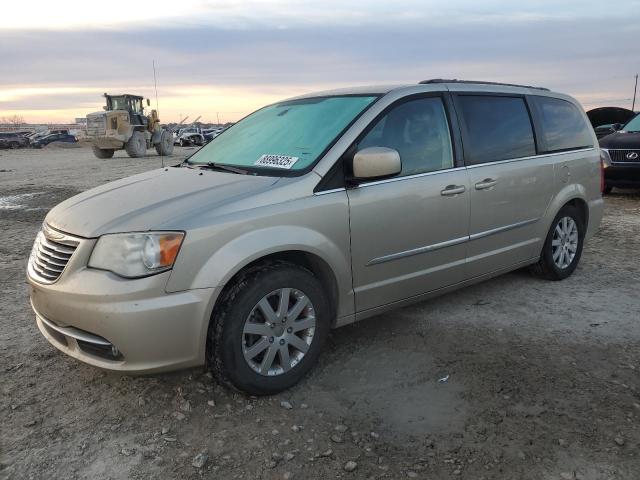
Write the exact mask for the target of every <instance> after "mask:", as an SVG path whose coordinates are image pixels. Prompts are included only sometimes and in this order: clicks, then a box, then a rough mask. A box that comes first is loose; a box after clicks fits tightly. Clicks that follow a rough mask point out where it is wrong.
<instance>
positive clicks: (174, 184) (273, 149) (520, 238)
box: [28, 80, 603, 394]
mask: <svg viewBox="0 0 640 480" xmlns="http://www.w3.org/2000/svg"><path fill="white" fill-rule="evenodd" d="M597 145H598V144H597V140H596V136H595V134H594V132H593V130H592V129H591V127H590V124H589V121H588V120H587V117H586V115H585V114H584V111H583V110H582V108H581V107H580V105H579V104H578V103H577V102H576V101H575V100H574V99H572V98H571V97H569V96H566V95H562V94H558V93H552V92H550V91H548V90H547V89H544V88H535V87H528V86H517V85H505V84H496V83H490V82H466V81H455V80H428V81H424V82H420V84H417V85H404V86H394V87H361V88H351V89H345V90H337V91H330V92H322V93H315V94H309V95H304V96H301V97H296V98H293V99H289V100H285V101H282V102H279V103H276V104H273V105H269V106H267V107H264V108H262V109H260V110H258V111H256V112H255V113H253V114H251V115H249V116H247V117H246V118H244V119H243V120H241V121H239V122H238V123H236V124H235V125H234V126H232V127H231V128H229V129H228V130H226V131H225V132H223V133H222V134H221V135H219V136H218V137H216V138H215V139H214V140H213V141H212V142H211V143H209V144H208V145H207V146H205V147H203V148H201V149H200V150H198V151H196V152H195V153H194V154H193V155H192V156H191V157H190V158H188V159H187V160H186V161H185V162H184V163H182V164H180V165H175V166H173V167H169V168H162V169H158V170H153V171H149V172H147V173H143V174H140V175H135V176H133V177H129V178H124V179H122V180H119V181H116V182H112V183H109V184H106V185H103V186H101V187H98V188H94V189H92V190H89V191H86V192H84V193H82V194H80V195H77V196H75V197H72V198H70V199H68V200H66V201H64V202H62V203H61V204H59V205H58V206H56V207H55V208H54V209H52V210H51V211H50V212H49V214H48V215H47V217H46V219H45V222H44V224H43V227H42V230H41V231H40V233H39V234H38V236H37V238H36V241H35V244H34V247H33V251H32V253H31V257H30V260H29V265H28V279H29V283H30V285H31V304H32V306H33V310H34V311H35V314H36V321H37V325H38V327H39V329H40V330H41V332H42V334H43V335H44V336H45V337H46V338H47V339H48V340H49V342H51V343H52V344H53V345H54V346H55V347H57V348H58V349H60V350H62V351H63V352H65V353H67V354H69V355H71V356H73V357H75V358H77V359H79V360H82V361H84V362H86V363H89V364H91V365H94V366H97V367H101V368H106V369H112V370H119V371H125V372H155V371H162V370H170V369H177V368H184V367H192V366H197V365H205V364H206V365H208V366H209V367H210V368H211V369H212V371H213V373H214V375H215V376H216V377H217V378H218V379H219V380H221V381H223V382H225V383H227V384H230V385H232V386H235V387H236V388H238V389H241V390H244V391H246V392H249V393H251V394H272V393H276V392H279V391H282V390H283V389H286V388H288V387H290V386H292V385H293V384H295V383H296V382H298V381H299V380H300V379H301V378H302V377H303V376H304V375H305V373H306V372H308V371H309V369H310V368H311V367H312V366H313V364H314V363H315V362H316V360H317V359H318V356H319V355H320V351H321V349H322V346H323V343H324V341H325V339H326V337H327V334H328V333H329V330H330V329H332V328H335V327H340V326H342V325H346V324H348V323H351V322H355V321H358V320H362V319H364V318H367V317H370V316H372V315H377V314H379V313H381V312H384V311H386V310H389V309H393V308H397V307H400V306H403V305H407V304H409V303H411V302H416V301H421V300H424V299H426V298H429V297H432V296H435V295H440V294H442V293H445V292H448V291H451V290H453V289H456V288H460V287H463V286H465V285H469V284H472V283H475V282H479V281H482V280H484V279H487V278H490V277H494V276H496V275H500V274H502V273H505V272H508V271H510V270H514V269H517V268H521V267H525V266H530V267H531V270H532V271H533V272H535V273H536V274H537V275H539V276H542V277H544V278H547V279H549V280H561V279H564V278H566V277H568V276H569V275H571V274H572V273H573V271H574V270H575V268H576V266H577V264H578V262H579V260H580V255H581V252H582V248H583V244H584V242H585V240H586V239H588V238H589V237H590V236H591V235H592V234H593V233H594V232H595V231H596V229H597V228H598V225H599V223H600V220H601V217H602V212H603V201H602V196H601V188H602V160H601V156H600V151H599V148H598V147H597Z"/></svg>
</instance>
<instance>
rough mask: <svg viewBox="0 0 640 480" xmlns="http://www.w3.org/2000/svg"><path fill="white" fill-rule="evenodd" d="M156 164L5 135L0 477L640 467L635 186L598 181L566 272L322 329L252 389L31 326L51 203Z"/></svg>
mask: <svg viewBox="0 0 640 480" xmlns="http://www.w3.org/2000/svg"><path fill="white" fill-rule="evenodd" d="M176 150H180V152H177V153H178V155H176V156H175V157H174V158H173V159H172V160H171V162H170V164H172V163H173V162H174V161H176V158H178V159H180V158H183V157H184V156H185V155H186V154H188V153H189V152H190V151H192V150H191V149H179V148H176ZM159 166H160V158H159V157H157V156H155V155H153V156H149V157H148V158H145V159H129V158H127V157H126V156H125V155H124V153H123V152H118V153H117V154H116V157H114V158H113V159H109V160H98V159H96V158H93V156H92V153H91V151H90V149H87V148H64V149H63V148H53V147H51V148H45V149H44V150H42V151H31V150H18V151H0V287H1V288H0V354H1V358H2V362H1V364H0V385H1V398H0V477H2V478H16V479H30V478H38V479H39V478H47V479H48V478H65V479H66V478H69V479H73V478H82V479H84V478H86V479H96V478H100V479H103V478H104V479H107V478H113V479H121V478H132V479H134V478H145V479H146V478H163V479H164V478H224V479H229V478H242V479H248V478H269V479H286V478H300V479H302V478H305V479H309V478H389V479H401V478H424V479H426V478H429V479H448V478H456V479H457V478H461V479H474V480H478V479H482V478H484V479H516V478H517V479H536V480H538V479H574V478H575V479H578V478H582V479H585V480H586V479H594V480H601V479H631V480H637V479H638V478H640V457H639V455H640V448H639V447H640V428H639V427H640V378H639V373H640V314H639V310H640V195H638V193H635V194H634V193H630V192H626V193H620V192H617V193H615V192H614V194H613V195H610V196H608V197H607V198H606V214H605V218H604V220H603V223H602V227H601V229H600V231H599V232H598V234H597V235H596V236H595V238H593V239H592V241H591V242H590V243H589V244H588V245H587V247H586V249H585V252H584V254H583V257H582V261H581V263H580V265H579V267H578V269H577V271H576V272H575V274H574V275H573V276H572V277H571V278H569V279H568V280H566V281H564V282H560V283H555V282H546V281H542V280H538V279H535V278H533V277H531V276H530V275H529V274H528V273H527V272H526V271H517V272H514V273H511V274H508V275H504V276H502V277H499V278H496V279H493V280H490V281H487V282H484V283H482V284H479V285H476V286H474V287H470V288H467V289H465V290H461V291H458V292H454V293H451V294H448V295H445V296H443V297H440V298H438V299H435V300H432V301H429V302H424V303H420V304H417V305H414V306H411V307H408V308H404V309H402V310H398V311H396V312H392V313H388V314H385V315H381V316H379V317H376V318H373V319H370V320H368V321H365V322H361V323H358V324H355V325H351V326H348V327H345V328H342V329H340V330H336V331H334V332H333V334H332V335H331V336H330V338H329V341H328V343H327V348H326V351H325V353H324V354H323V356H322V357H321V360H320V364H319V365H318V366H317V368H316V369H315V370H314V371H313V373H312V374H311V375H309V376H308V377H307V378H306V379H305V380H304V381H303V382H302V383H301V384H299V385H298V386H297V387H295V388H293V389H292V390H290V391H288V392H286V393H284V394H281V395H279V396H275V397H271V398H259V399H258V398H250V397H246V396H243V395H240V394H237V393H233V392H230V391H228V390H226V389H224V388H222V387H220V386H218V385H217V384H216V383H215V382H214V381H213V380H212V379H211V377H210V375H209V374H208V373H207V372H206V371H205V370H204V369H193V370H188V371H182V372H177V373H172V374H163V375H155V376H141V377H132V376H124V375H120V374H117V373H111V372H103V371H100V370H97V369H95V368H93V367H90V366H87V365H84V364H81V363H79V362H77V361H75V360H73V359H72V358H70V357H67V356H65V355H63V354H62V353H59V352H58V351H57V350H56V349H54V348H53V347H52V346H50V345H49V344H48V343H47V341H46V340H45V339H44V338H43V337H42V336H41V335H40V333H39V332H38V330H37V328H36V325H35V323H34V318H33V314H32V313H31V310H30V307H29V303H28V289H27V284H26V282H25V279H24V275H25V273H24V272H25V264H26V260H27V256H28V254H29V250H30V248H31V243H32V241H33V238H34V237H35V235H36V232H37V230H38V228H39V226H40V223H41V222H42V219H43V218H44V215H45V213H46V211H47V210H48V209H49V208H51V207H52V206H53V205H55V204H56V203H58V202H60V201H62V200H63V199H65V198H67V197H69V196H71V195H74V194H76V193H78V192H80V191H82V190H85V189H87V188H90V187H93V186H96V185H99V184H102V183H105V182H107V181H110V180H115V179H117V178H121V177H124V176H127V175H131V174H134V173H137V172H141V171H144V170H148V169H151V168H157V167H159ZM444 378H447V379H448V380H446V381H439V379H444Z"/></svg>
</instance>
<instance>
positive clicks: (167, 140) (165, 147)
mask: <svg viewBox="0 0 640 480" xmlns="http://www.w3.org/2000/svg"><path fill="white" fill-rule="evenodd" d="M155 147H156V152H157V153H158V155H162V156H170V155H172V154H173V136H172V135H171V133H169V132H168V131H166V130H164V131H163V132H162V135H161V136H160V141H159V142H158V143H156V145H155Z"/></svg>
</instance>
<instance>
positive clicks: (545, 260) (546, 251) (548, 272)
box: [531, 205, 586, 281]
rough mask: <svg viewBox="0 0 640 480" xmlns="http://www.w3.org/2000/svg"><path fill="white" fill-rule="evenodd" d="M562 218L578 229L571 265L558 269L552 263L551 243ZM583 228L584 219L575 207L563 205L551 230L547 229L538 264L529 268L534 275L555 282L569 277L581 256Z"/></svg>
mask: <svg viewBox="0 0 640 480" xmlns="http://www.w3.org/2000/svg"><path fill="white" fill-rule="evenodd" d="M564 217H569V218H571V219H572V220H573V221H574V222H575V223H576V226H577V229H578V245H577V249H576V252H575V256H574V257H573V259H572V260H571V263H570V264H569V265H568V266H566V267H565V268H560V267H559V266H558V265H556V263H555V262H554V261H553V247H552V245H551V243H552V241H553V235H554V231H555V229H556V226H557V225H558V223H559V222H560V220H561V219H563V218H564ZM585 228H586V226H585V222H584V218H582V214H581V212H580V211H579V210H578V209H577V208H576V207H574V206H573V205H565V206H564V207H562V208H561V209H560V211H559V212H558V214H557V215H556V217H555V218H554V219H553V222H552V223H551V228H550V229H549V233H547V238H546V239H545V242H544V246H543V247H542V252H541V254H540V260H538V263H536V264H535V265H532V266H531V271H532V272H533V273H534V275H536V276H538V277H540V278H544V279H547V280H556V281H557V280H564V279H565V278H567V277H569V276H570V275H571V274H572V273H573V272H574V270H575V269H576V267H577V266H578V263H579V262H580V257H581V256H582V247H583V245H584V234H585Z"/></svg>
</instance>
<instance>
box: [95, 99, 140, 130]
mask: <svg viewBox="0 0 640 480" xmlns="http://www.w3.org/2000/svg"><path fill="white" fill-rule="evenodd" d="M104 96H105V98H106V99H107V106H106V110H107V111H111V110H125V111H127V112H129V118H130V119H131V125H133V126H146V125H147V123H148V121H149V120H148V119H147V117H146V116H145V114H144V107H143V103H142V100H144V98H143V97H140V96H137V95H107V94H106V93H105V94H104Z"/></svg>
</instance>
